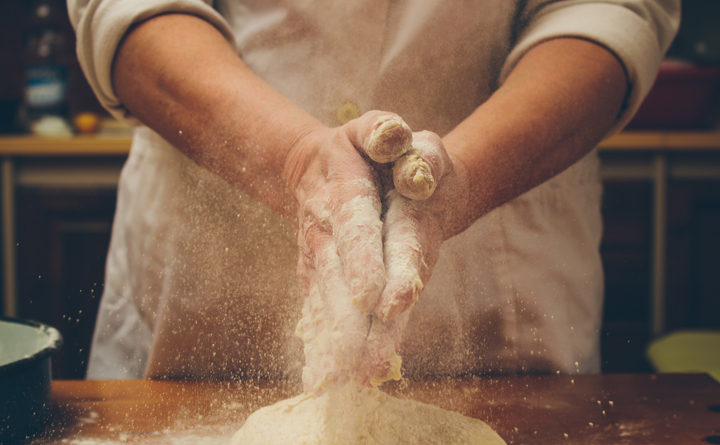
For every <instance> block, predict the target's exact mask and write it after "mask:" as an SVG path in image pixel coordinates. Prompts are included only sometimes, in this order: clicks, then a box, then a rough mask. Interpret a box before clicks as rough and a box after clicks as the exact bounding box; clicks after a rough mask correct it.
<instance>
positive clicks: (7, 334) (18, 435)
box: [0, 317, 62, 444]
mask: <svg viewBox="0 0 720 445" xmlns="http://www.w3.org/2000/svg"><path fill="white" fill-rule="evenodd" d="M61 345H62V337H61V336H60V333H59V332H58V331H57V330H56V329H55V328H51V327H50V326H45V325H43V324H40V323H36V322H33V321H26V320H18V319H14V318H4V317H0V444H13V443H19V442H22V441H24V440H25V439H26V438H30V437H33V436H34V435H35V434H36V433H37V432H38V431H40V430H41V429H42V428H43V426H44V424H45V420H46V417H47V412H48V407H49V400H50V379H51V375H52V374H51V372H50V366H51V365H50V356H51V355H52V354H53V353H54V352H55V351H57V350H58V349H59V348H60V346H61Z"/></svg>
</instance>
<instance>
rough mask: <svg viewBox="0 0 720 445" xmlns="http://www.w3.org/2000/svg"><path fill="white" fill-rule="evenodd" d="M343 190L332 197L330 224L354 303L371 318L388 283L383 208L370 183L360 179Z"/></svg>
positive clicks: (345, 186)
mask: <svg viewBox="0 0 720 445" xmlns="http://www.w3.org/2000/svg"><path fill="white" fill-rule="evenodd" d="M341 188H342V190H340V191H338V192H337V193H334V194H333V196H334V197H335V199H334V201H333V205H332V207H334V209H333V210H332V211H331V216H330V223H331V225H332V227H333V236H334V239H335V244H336V245H337V252H338V254H339V256H340V258H341V259H342V264H343V265H344V268H345V276H346V277H347V282H348V284H349V286H350V292H351V294H352V303H353V304H354V305H355V306H356V307H357V308H358V309H360V311H362V312H363V313H364V314H369V313H370V312H372V310H373V309H374V308H375V305H376V304H377V301H378V299H379V298H380V294H381V292H382V290H383V288H384V287H385V283H386V282H387V275H386V273H385V263H384V262H383V246H382V222H381V220H380V212H381V211H382V204H381V203H380V198H379V196H378V191H377V189H376V187H375V185H374V184H373V183H372V182H370V181H367V180H363V179H357V180H353V181H350V182H348V183H346V184H344V185H343V186H341ZM346 199H347V200H346Z"/></svg>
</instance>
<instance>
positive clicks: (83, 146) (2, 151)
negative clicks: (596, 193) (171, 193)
mask: <svg viewBox="0 0 720 445" xmlns="http://www.w3.org/2000/svg"><path fill="white" fill-rule="evenodd" d="M131 142H132V139H131V138H130V137H128V136H95V135H89V136H74V137H67V138H42V137H36V136H0V156H31V157H32V156H123V155H127V154H128V152H129V151H130V144H131ZM599 147H600V151H612V152H615V151H648V152H650V151H702V152H705V151H720V131H695V132H678V131H675V132H671V131H626V132H622V133H620V134H618V135H616V136H614V137H612V138H610V139H608V140H606V141H603V142H602V143H600V146H599Z"/></svg>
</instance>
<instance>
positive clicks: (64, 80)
mask: <svg viewBox="0 0 720 445" xmlns="http://www.w3.org/2000/svg"><path fill="white" fill-rule="evenodd" d="M65 13H66V12H65V5H64V2H62V1H57V0H36V1H35V2H34V3H33V5H32V10H31V14H30V21H29V26H28V34H27V42H26V49H25V51H26V53H25V97H24V101H23V106H22V107H21V111H20V113H21V115H20V121H21V123H22V125H23V126H24V127H25V129H26V130H27V131H28V132H30V133H33V134H37V135H43V136H69V135H71V134H72V129H71V126H70V124H69V108H68V67H67V60H68V59H67V58H68V48H67V42H66V38H65V34H64V32H63V27H62V24H63V20H62V19H63V14H65Z"/></svg>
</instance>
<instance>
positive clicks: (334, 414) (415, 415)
mask: <svg viewBox="0 0 720 445" xmlns="http://www.w3.org/2000/svg"><path fill="white" fill-rule="evenodd" d="M276 444H277V445H280V444H282V445H286V444H296V445H336V444H337V445H366V444H367V445H370V444H373V445H403V444H408V445H409V444H413V445H415V444H420V445H431V444H443V445H447V444H454V445H466V444H467V445H470V444H473V445H504V444H505V442H504V441H503V440H502V439H501V438H500V436H498V435H497V433H495V432H494V431H493V430H492V429H491V428H490V427H489V426H488V425H486V424H485V423H483V422H481V421H479V420H476V419H472V418H469V417H465V416H463V415H461V414H458V413H456V412H452V411H446V410H444V409H441V408H437V407H434V406H432V405H427V404H424V403H420V402H415V401H413V400H403V399H398V398H395V397H391V396H389V395H387V394H385V393H383V392H381V391H380V390H379V389H377V388H360V387H358V386H356V385H354V384H352V383H350V384H348V385H345V386H344V387H342V388H339V389H337V390H334V391H329V392H326V393H325V394H323V395H322V396H320V397H313V396H311V395H307V394H303V395H299V396H297V397H294V398H292V399H287V400H283V401H281V402H278V403H276V404H275V405H272V406H268V407H265V408H262V409H260V410H258V411H256V412H255V413H253V414H252V415H251V416H250V417H249V418H248V420H247V422H245V425H244V426H243V427H242V428H241V429H240V430H239V431H238V432H237V433H236V434H235V435H234V436H233V438H232V440H231V442H230V445H276Z"/></svg>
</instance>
